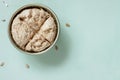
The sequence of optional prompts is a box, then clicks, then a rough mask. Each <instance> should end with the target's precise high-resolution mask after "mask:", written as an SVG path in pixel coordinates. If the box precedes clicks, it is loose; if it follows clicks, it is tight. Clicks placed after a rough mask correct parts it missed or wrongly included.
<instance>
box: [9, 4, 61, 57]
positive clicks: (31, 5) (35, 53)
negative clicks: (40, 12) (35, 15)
mask: <svg viewBox="0 0 120 80" xmlns="http://www.w3.org/2000/svg"><path fill="white" fill-rule="evenodd" d="M27 8H43V9H44V10H46V11H48V12H49V13H50V14H51V15H52V17H54V19H55V22H56V25H57V34H56V37H55V40H54V42H53V43H52V44H51V45H50V47H48V48H47V49H45V50H43V51H40V52H28V51H24V50H23V49H20V47H18V45H17V44H16V43H15V42H14V40H13V38H12V34H11V25H12V22H13V20H14V18H15V17H16V15H17V14H19V13H20V12H21V11H23V10H24V9H27ZM59 30H60V23H59V20H58V18H57V16H56V14H55V13H54V11H53V10H51V9H50V8H49V7H47V6H45V5H43V4H28V5H24V6H22V7H21V8H19V9H18V10H17V11H16V12H15V13H14V14H13V15H12V17H11V19H10V22H9V25H8V34H9V39H10V41H11V43H12V44H13V46H14V47H15V48H16V49H17V50H19V51H20V52H22V53H25V54H30V55H38V54H43V53H45V52H47V51H49V50H50V49H51V48H52V47H53V46H54V45H55V43H56V41H57V40H58V36H59Z"/></svg>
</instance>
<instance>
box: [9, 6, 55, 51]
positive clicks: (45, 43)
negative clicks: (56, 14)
mask: <svg viewBox="0 0 120 80" xmlns="http://www.w3.org/2000/svg"><path fill="white" fill-rule="evenodd" d="M56 31H57V28H56V23H55V19H54V18H53V17H52V15H51V14H50V13H48V12H47V11H45V10H44V9H42V8H40V9H38V8H30V9H25V10H23V11H21V12H20V13H19V14H17V16H16V17H15V18H14V20H13V22H12V25H11V34H12V37H13V40H14V42H15V43H16V44H17V45H18V46H19V47H20V48H21V49H23V50H25V51H32V52H39V51H43V50H45V49H47V48H48V47H49V46H50V45H51V44H52V43H53V42H54V40H55V37H56V34H57V32H56Z"/></svg>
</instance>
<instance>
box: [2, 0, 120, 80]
mask: <svg viewBox="0 0 120 80" xmlns="http://www.w3.org/2000/svg"><path fill="white" fill-rule="evenodd" d="M6 3H7V4H8V7H6V6H5V5H4V4H3V2H2V0H0V20H1V19H6V22H2V21H0V62H2V61H3V62H5V65H4V66H3V67H0V80H120V0H6ZM31 3H37V4H38V3H42V4H44V5H47V6H49V7H50V8H51V9H52V10H53V11H54V12H55V13H56V14H57V16H58V18H59V21H60V24H61V26H60V28H61V33H60V36H59V39H58V41H57V44H56V45H58V47H59V49H58V51H56V50H55V49H54V47H53V48H52V49H51V50H50V51H49V52H47V53H45V54H42V55H38V56H31V55H26V54H22V53H20V52H19V51H18V50H16V49H15V48H14V47H13V45H12V44H11V43H10V41H9V38H8V32H7V29H8V23H9V20H10V18H11V16H12V14H13V13H14V12H15V11H16V10H17V9H18V8H19V7H21V6H23V5H26V4H31ZM66 23H69V24H70V25H71V27H65V24H66ZM25 64H29V65H30V68H29V69H27V68H26V67H25Z"/></svg>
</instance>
